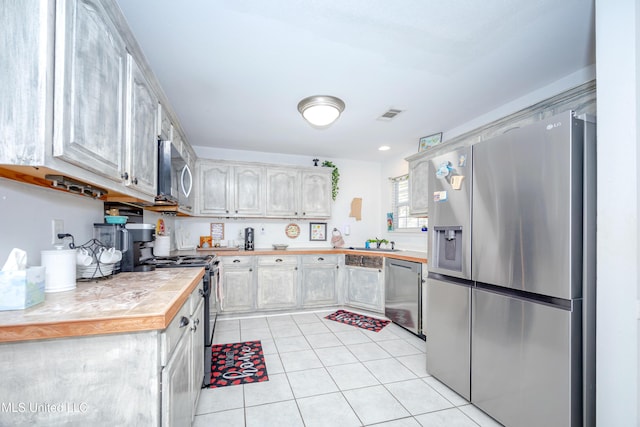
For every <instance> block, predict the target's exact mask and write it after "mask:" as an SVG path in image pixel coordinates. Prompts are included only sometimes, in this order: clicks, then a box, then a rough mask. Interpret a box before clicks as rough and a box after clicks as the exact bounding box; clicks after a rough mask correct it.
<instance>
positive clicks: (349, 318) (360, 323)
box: [325, 310, 391, 332]
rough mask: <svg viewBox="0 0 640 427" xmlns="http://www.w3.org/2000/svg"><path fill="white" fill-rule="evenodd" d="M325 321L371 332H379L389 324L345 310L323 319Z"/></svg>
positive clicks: (386, 321)
mask: <svg viewBox="0 0 640 427" xmlns="http://www.w3.org/2000/svg"><path fill="white" fill-rule="evenodd" d="M325 319H329V320H334V321H336V322H340V323H345V324H347V325H351V326H357V327H358V328H362V329H366V330H367V331H373V332H380V331H381V330H382V328H384V327H385V326H387V325H388V324H389V323H391V322H390V321H389V320H382V319H376V318H375V317H369V316H365V315H364V314H357V313H352V312H350V311H346V310H338V311H336V312H335V313H333V314H330V315H328V316H327V317H325Z"/></svg>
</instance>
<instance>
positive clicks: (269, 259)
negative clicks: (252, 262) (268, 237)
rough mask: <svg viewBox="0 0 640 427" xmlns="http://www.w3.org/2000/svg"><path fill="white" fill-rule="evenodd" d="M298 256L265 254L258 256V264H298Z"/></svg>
mask: <svg viewBox="0 0 640 427" xmlns="http://www.w3.org/2000/svg"><path fill="white" fill-rule="evenodd" d="M297 264H298V257H297V256H291V255H288V256H282V255H265V256H260V257H258V265H297Z"/></svg>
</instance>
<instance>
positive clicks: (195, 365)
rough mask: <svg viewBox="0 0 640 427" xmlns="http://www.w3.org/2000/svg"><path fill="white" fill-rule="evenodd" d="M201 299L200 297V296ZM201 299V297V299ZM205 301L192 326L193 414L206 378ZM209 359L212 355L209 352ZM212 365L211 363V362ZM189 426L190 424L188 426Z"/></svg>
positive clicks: (197, 311)
mask: <svg viewBox="0 0 640 427" xmlns="http://www.w3.org/2000/svg"><path fill="white" fill-rule="evenodd" d="M198 297H199V296H198ZM199 298H200V297H199ZM203 321H204V299H202V298H200V303H199V304H198V306H197V308H196V310H195V312H194V313H193V316H192V318H191V326H192V330H191V331H192V336H193V338H192V342H191V357H192V363H191V367H192V374H191V404H192V408H193V412H192V414H195V413H196V406H197V405H198V396H199V395H200V390H201V389H202V384H203V381H204V380H205V378H204V362H205V360H204V358H205V352H206V349H205V347H204V324H203ZM208 354H209V358H211V355H210V354H211V353H210V352H209V353H208ZM209 363H210V362H209ZM187 425H189V424H187Z"/></svg>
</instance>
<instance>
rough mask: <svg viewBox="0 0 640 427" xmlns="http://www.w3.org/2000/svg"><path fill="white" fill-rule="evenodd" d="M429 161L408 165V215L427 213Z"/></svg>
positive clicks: (419, 161) (418, 161)
mask: <svg viewBox="0 0 640 427" xmlns="http://www.w3.org/2000/svg"><path fill="white" fill-rule="evenodd" d="M428 183H429V161H428V160H426V159H419V160H414V161H413V162H411V163H409V214H411V215H418V214H419V215H426V214H428V213H429V190H428Z"/></svg>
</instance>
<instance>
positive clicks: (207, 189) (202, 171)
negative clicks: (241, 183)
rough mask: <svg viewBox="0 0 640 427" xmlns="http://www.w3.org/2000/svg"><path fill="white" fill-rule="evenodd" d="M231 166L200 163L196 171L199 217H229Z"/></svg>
mask: <svg viewBox="0 0 640 427" xmlns="http://www.w3.org/2000/svg"><path fill="white" fill-rule="evenodd" d="M231 173H232V168H231V166H228V165H224V164H219V163H211V162H200V165H199V169H198V205H199V213H200V214H201V215H223V216H227V215H229V206H230V205H231V203H232V198H231V191H230V190H231V178H232V176H231Z"/></svg>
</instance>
